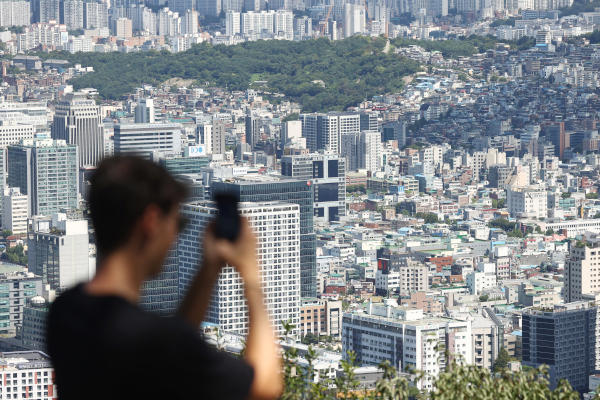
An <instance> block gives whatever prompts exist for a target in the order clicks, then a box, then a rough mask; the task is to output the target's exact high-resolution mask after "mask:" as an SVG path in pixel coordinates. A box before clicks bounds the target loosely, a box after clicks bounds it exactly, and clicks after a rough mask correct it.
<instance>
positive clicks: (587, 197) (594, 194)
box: [585, 193, 598, 200]
mask: <svg viewBox="0 0 600 400" xmlns="http://www.w3.org/2000/svg"><path fill="white" fill-rule="evenodd" d="M585 198H586V199H593V200H595V199H597V198H598V193H586V194H585Z"/></svg>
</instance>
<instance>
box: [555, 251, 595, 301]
mask: <svg viewBox="0 0 600 400" xmlns="http://www.w3.org/2000/svg"><path fill="white" fill-rule="evenodd" d="M570 247H571V249H570V251H569V255H568V256H567V259H566V261H565V283H564V286H563V297H564V299H565V302H567V303H570V302H573V301H579V300H583V298H584V296H586V295H591V296H595V295H596V294H599V293H600V280H598V279H597V277H599V276H600V241H597V240H593V241H588V242H586V243H585V244H581V245H576V244H575V242H571V246H570Z"/></svg>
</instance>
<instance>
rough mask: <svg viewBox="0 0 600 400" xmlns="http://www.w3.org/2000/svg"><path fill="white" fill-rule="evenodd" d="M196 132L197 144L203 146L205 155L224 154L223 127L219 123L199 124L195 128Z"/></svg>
mask: <svg viewBox="0 0 600 400" xmlns="http://www.w3.org/2000/svg"><path fill="white" fill-rule="evenodd" d="M196 129H197V132H198V143H201V144H203V145H204V149H205V152H206V154H223V153H225V150H226V148H225V126H224V124H222V123H221V122H219V121H214V123H210V124H209V123H207V124H200V125H198V127H197V128H196Z"/></svg>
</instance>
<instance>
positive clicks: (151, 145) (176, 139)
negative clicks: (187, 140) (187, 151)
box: [113, 124, 183, 161]
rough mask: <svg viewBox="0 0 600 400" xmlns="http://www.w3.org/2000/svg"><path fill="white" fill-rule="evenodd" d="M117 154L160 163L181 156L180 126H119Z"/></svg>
mask: <svg viewBox="0 0 600 400" xmlns="http://www.w3.org/2000/svg"><path fill="white" fill-rule="evenodd" d="M114 129H115V133H114V136H113V138H114V143H115V154H135V155H138V156H140V157H144V158H148V159H152V160H155V161H158V159H159V158H160V157H177V156H180V155H181V130H182V129H183V128H182V126H181V125H180V124H117V125H115V128H114Z"/></svg>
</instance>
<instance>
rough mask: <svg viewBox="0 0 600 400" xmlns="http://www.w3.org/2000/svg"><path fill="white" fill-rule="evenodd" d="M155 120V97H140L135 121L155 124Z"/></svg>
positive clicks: (136, 107)
mask: <svg viewBox="0 0 600 400" xmlns="http://www.w3.org/2000/svg"><path fill="white" fill-rule="evenodd" d="M155 122H156V119H155V111H154V99H140V100H139V101H138V103H137V105H136V106H135V123H136V124H154V123H155Z"/></svg>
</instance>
